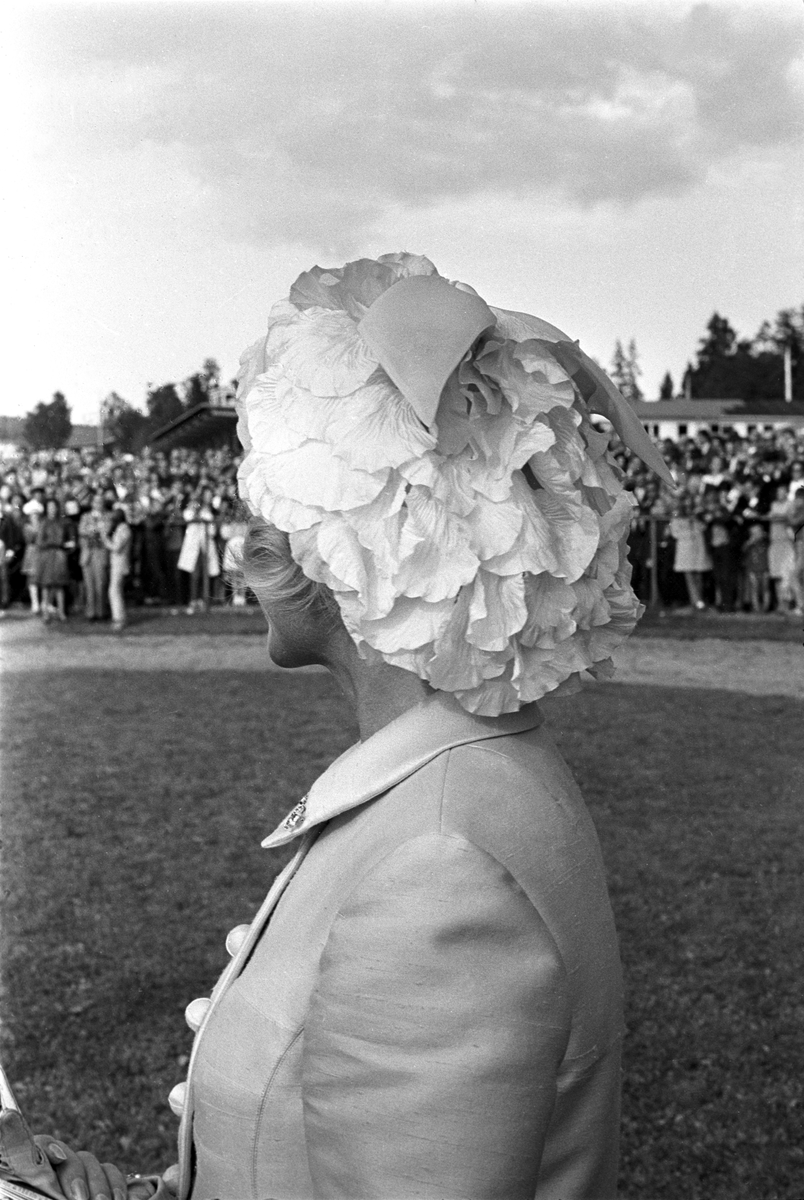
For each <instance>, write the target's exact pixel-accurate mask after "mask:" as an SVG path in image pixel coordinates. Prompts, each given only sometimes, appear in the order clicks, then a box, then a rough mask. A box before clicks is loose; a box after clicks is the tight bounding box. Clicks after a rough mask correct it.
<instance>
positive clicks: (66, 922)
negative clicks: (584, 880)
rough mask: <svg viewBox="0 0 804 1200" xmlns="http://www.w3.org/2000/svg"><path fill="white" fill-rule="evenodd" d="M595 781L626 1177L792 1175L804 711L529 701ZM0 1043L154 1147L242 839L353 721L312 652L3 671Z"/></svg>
mask: <svg viewBox="0 0 804 1200" xmlns="http://www.w3.org/2000/svg"><path fill="white" fill-rule="evenodd" d="M546 707H547V708H548V712H549V720H550V722H551V725H552V727H553V730H554V732H555V734H556V736H557V738H558V740H559V743H560V745H561V747H562V749H563V751H564V753H565V755H566V757H567V758H568V760H569V762H570V764H571V765H572V767H573V769H574V770H575V772H576V775H577V777H578V779H579V782H580V783H581V786H582V788H583V790H584V792H585V794H586V796H587V799H588V801H589V804H590V807H591V809H592V812H593V815H594V818H595V821H596V824H597V827H598V830H599V833H600V837H601V841H602V843H603V850H604V855H605V858H606V863H607V868H608V872H609V878H610V885H611V891H612V898H613V902H614V906H615V910H616V915H617V919H618V925H619V929H620V935H621V942H622V951H623V959H624V964H625V972H626V979H627V987H628V1011H627V1024H628V1030H629V1033H628V1038H627V1043H626V1081H625V1098H624V1122H623V1162H622V1189H621V1190H622V1196H623V1197H625V1198H628V1200H660V1198H662V1200H663V1198H667V1200H681V1198H684V1200H737V1198H740V1200H743V1198H745V1200H794V1198H795V1197H800V1196H801V1195H802V1194H804V1185H802V1182H801V1181H802V1179H804V1150H803V1149H802V1141H801V1130H802V1093H801V1078H802V1076H804V1054H802V1040H801V1028H802V1024H803V1023H804V1001H802V992H801V979H802V977H804V952H803V951H802V943H801V933H800V930H801V905H802V891H803V890H804V889H803V888H802V883H801V823H802V822H801V815H802V799H804V779H803V778H802V773H801V753H800V744H801V730H802V728H804V705H802V704H800V703H796V702H795V701H791V700H784V699H779V698H776V697H749V696H742V695H738V694H727V693H723V692H709V691H700V690H698V691H688V690H682V689H659V688H641V687H634V686H623V685H606V686H603V687H599V688H596V689H593V690H590V691H587V692H584V693H583V694H582V695H581V696H579V697H576V698H573V699H571V700H566V701H553V702H551V703H550V705H549V706H546ZM4 716H5V719H4V736H5V750H4V759H3V761H4V797H5V799H4V822H3V836H4V843H5V849H4V856H5V858H4V861H5V871H4V881H3V886H4V893H5V921H4V933H3V937H4V945H3V958H4V964H5V968H4V986H5V997H4V1005H3V1008H4V1013H5V1015H6V1028H5V1039H6V1044H5V1048H4V1057H5V1059H6V1061H7V1063H8V1065H9V1067H10V1074H11V1077H12V1080H13V1082H14V1083H15V1085H16V1087H17V1090H18V1093H19V1097H20V1099H21V1100H22V1101H23V1103H24V1106H25V1107H26V1109H27V1111H28V1113H29V1115H30V1118H31V1120H32V1123H34V1124H35V1125H36V1126H37V1127H38V1128H40V1129H47V1130H50V1131H52V1132H55V1133H58V1134H60V1135H62V1136H64V1137H65V1138H66V1139H67V1140H69V1141H71V1142H72V1143H73V1144H75V1145H79V1144H80V1145H85V1146H88V1147H91V1148H92V1149H93V1150H94V1151H95V1152H96V1153H98V1154H99V1155H100V1156H101V1157H102V1158H103V1157H107V1158H110V1159H114V1160H116V1161H118V1162H120V1163H121V1165H123V1166H124V1167H127V1168H129V1169H137V1170H143V1169H155V1168H159V1167H160V1166H161V1167H163V1166H164V1165H166V1163H167V1162H169V1161H172V1159H173V1157H174V1154H173V1142H174V1139H175V1132H176V1121H175V1118H173V1116H172V1115H171V1114H170V1112H169V1110H168V1108H167V1104H166V1097H167V1093H168V1091H169V1089H170V1088H171V1086H172V1085H173V1084H174V1083H175V1082H177V1081H178V1080H179V1079H181V1078H182V1077H183V1076H184V1073H185V1070H186V1061H187V1056H188V1054H189V1050H190V1041H191V1035H190V1033H189V1031H188V1030H187V1029H186V1027H185V1025H184V1021H183V1015H182V1013H183V1009H184V1006H185V1005H186V1004H187V1002H188V1001H189V1000H190V999H192V998H193V997H195V996H199V995H203V994H205V993H207V992H208V991H209V987H210V984H211V983H212V982H213V980H214V978H215V976H216V975H217V973H218V971H219V970H220V969H221V967H222V966H223V964H224V962H225V960H226V954H225V951H224V946H223V939H224V936H225V933H226V931H227V930H228V929H229V928H230V927H231V926H233V925H235V924H237V923H239V922H241V921H244V920H247V919H248V918H249V917H250V915H251V914H252V912H253V910H254V909H255V908H256V906H257V904H258V903H259V901H260V900H261V899H262V896H263V894H264V892H265V890H266V888H267V886H268V884H269V882H270V879H271V877H272V876H273V874H274V873H275V871H276V870H277V867H278V865H279V856H278V855H277V854H272V853H269V852H266V851H264V850H262V849H260V846H259V841H260V838H261V837H262V836H264V835H265V834H266V833H267V832H269V831H270V830H271V829H272V828H273V827H274V825H275V824H276V823H277V821H278V819H279V818H280V817H281V816H282V815H283V814H284V813H285V812H286V811H287V810H288V809H289V808H290V807H292V805H293V804H294V803H295V801H296V800H297V799H298V797H299V796H300V795H301V794H302V793H303V792H304V791H305V790H306V787H307V786H308V784H309V783H310V781H311V780H312V779H313V778H314V777H315V776H316V775H317V774H318V773H319V772H320V771H321V769H322V768H323V767H324V766H325V765H326V763H327V762H328V761H329V760H330V759H331V758H332V757H334V755H335V754H337V753H338V752H339V751H340V750H341V749H342V748H343V747H344V746H345V745H346V744H347V743H348V742H349V741H350V740H351V739H352V737H353V730H351V729H350V728H349V726H348V724H347V721H346V718H345V716H344V707H343V704H342V701H341V699H340V697H339V695H338V694H337V693H336V692H335V690H334V688H333V686H332V685H331V683H330V682H329V679H328V678H327V677H326V676H323V675H302V676H293V675H282V674H276V673H270V672H266V673H264V674H263V673H248V674H245V673H242V674H238V673H234V672H225V671H222V672H220V671H219V672H215V673H207V674H205V673H203V672H195V673H192V674H189V673H188V674H184V673H178V672H170V671H165V672H158V673H157V672H153V673H146V672H143V673H136V672H125V673H122V672H120V673H118V672H112V671H105V672H104V671H98V672H94V671H83V672H80V673H78V672H55V673H51V674H39V675H33V674H31V675H27V676H25V675H22V676H15V677H8V678H7V680H6V681H5V687H4Z"/></svg>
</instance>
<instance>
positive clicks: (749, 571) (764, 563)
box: [742, 521, 769, 613]
mask: <svg viewBox="0 0 804 1200" xmlns="http://www.w3.org/2000/svg"><path fill="white" fill-rule="evenodd" d="M742 565H743V572H744V574H745V580H746V598H747V602H748V605H749V606H750V609H751V612H755V613H764V612H767V609H768V601H769V595H768V539H767V535H766V533H765V530H764V528H763V526H762V525H761V523H760V522H759V521H754V522H753V523H752V524H751V525H750V526H749V528H748V534H747V536H746V539H745V542H744V543H743V551H742Z"/></svg>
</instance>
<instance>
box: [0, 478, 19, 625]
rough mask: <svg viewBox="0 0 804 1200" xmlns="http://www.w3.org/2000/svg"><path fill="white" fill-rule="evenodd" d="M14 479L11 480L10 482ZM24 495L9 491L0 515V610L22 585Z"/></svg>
mask: <svg viewBox="0 0 804 1200" xmlns="http://www.w3.org/2000/svg"><path fill="white" fill-rule="evenodd" d="M15 482H16V480H12V484H13V483H15ZM24 501H25V497H24V496H23V495H22V494H21V493H20V492H15V491H11V485H9V496H8V500H7V502H6V504H5V505H4V511H3V514H2V517H0V542H2V543H3V552H2V562H1V563H0V610H3V611H4V610H5V609H7V608H8V607H9V605H10V604H11V603H13V601H14V600H16V599H17V598H18V596H19V595H20V592H21V590H22V587H23V577H22V569H21V568H22V559H23V556H24V554H25V533H24V526H25V518H24V516H23V513H22V506H23V503H24Z"/></svg>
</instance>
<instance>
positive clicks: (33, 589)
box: [22, 509, 42, 616]
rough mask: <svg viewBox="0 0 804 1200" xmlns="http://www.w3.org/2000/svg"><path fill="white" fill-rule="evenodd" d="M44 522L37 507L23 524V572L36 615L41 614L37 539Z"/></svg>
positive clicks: (30, 512) (32, 610)
mask: <svg viewBox="0 0 804 1200" xmlns="http://www.w3.org/2000/svg"><path fill="white" fill-rule="evenodd" d="M41 523H42V517H41V514H40V513H39V512H38V510H37V509H31V510H30V511H29V512H28V513H27V515H26V517H25V524H24V525H23V529H22V532H23V537H24V538H25V551H24V553H23V556H22V573H23V575H24V576H25V580H26V583H27V586H28V596H29V599H30V602H31V613H32V614H33V615H34V616H38V614H39V608H40V606H39V584H38V583H37V579H38V577H39V550H38V548H37V540H38V537H39V526H40V524H41Z"/></svg>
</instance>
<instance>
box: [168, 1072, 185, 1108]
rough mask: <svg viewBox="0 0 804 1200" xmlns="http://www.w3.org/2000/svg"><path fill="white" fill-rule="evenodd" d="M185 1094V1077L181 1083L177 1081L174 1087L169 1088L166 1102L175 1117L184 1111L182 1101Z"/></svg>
mask: <svg viewBox="0 0 804 1200" xmlns="http://www.w3.org/2000/svg"><path fill="white" fill-rule="evenodd" d="M186 1096H187V1080H186V1079H184V1080H182V1082H181V1083H177V1084H176V1086H175V1087H174V1088H171V1089H170V1095H169V1096H168V1104H169V1105H170V1110H171V1112H173V1113H175V1115H176V1116H177V1117H180V1116H181V1115H182V1113H183V1112H184V1101H185V1098H186Z"/></svg>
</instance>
